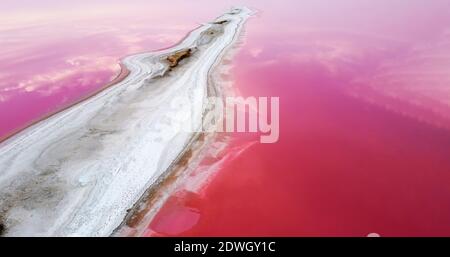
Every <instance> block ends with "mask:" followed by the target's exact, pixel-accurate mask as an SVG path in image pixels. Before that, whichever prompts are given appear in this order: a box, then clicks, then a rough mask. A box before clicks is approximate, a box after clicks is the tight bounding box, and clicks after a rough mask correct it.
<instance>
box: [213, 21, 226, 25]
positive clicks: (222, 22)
mask: <svg viewBox="0 0 450 257" xmlns="http://www.w3.org/2000/svg"><path fill="white" fill-rule="evenodd" d="M228 22H229V20H221V21H214V22H212V24H220V25H221V24H225V23H228Z"/></svg>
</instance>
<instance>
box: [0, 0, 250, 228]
mask: <svg viewBox="0 0 450 257" xmlns="http://www.w3.org/2000/svg"><path fill="white" fill-rule="evenodd" d="M250 14H251V12H250V10H248V9H247V8H239V9H233V10H232V11H230V12H228V13H225V14H224V15H222V16H221V17H219V18H218V19H217V20H216V22H213V23H208V24H204V25H203V26H201V27H199V28H197V29H195V30H193V31H192V32H191V33H190V34H189V35H188V36H187V37H186V38H185V39H184V40H183V41H181V42H180V43H179V44H177V45H175V46H173V47H171V48H168V49H164V50H161V51H157V52H150V53H142V54H137V55H133V56H129V57H127V58H125V59H124V60H123V64H124V65H125V66H126V68H127V69H128V70H129V71H130V74H129V75H128V76H127V77H126V78H125V79H124V80H122V81H120V82H119V83H117V84H116V85H114V86H112V87H110V88H107V89H105V90H104V91H102V92H100V93H99V94H97V95H95V96H93V97H91V98H89V99H87V100H86V101H83V102H81V103H79V104H77V105H75V106H73V107H71V108H68V109H66V110H64V111H62V112H60V113H58V114H56V115H53V116H51V117H49V118H48V119H46V120H43V121H41V122H39V123H37V124H35V125H33V126H31V127H29V128H27V129H25V130H24V131H22V132H20V133H18V134H16V135H15V136H13V137H11V138H9V139H7V140H6V141H4V142H2V143H1V144H0V168H1V173H0V222H1V223H2V224H3V225H4V227H5V232H4V234H5V235H7V236H9V235H11V236H73V235H80V236H107V235H109V234H111V232H112V231H113V230H114V229H115V228H116V227H117V226H118V225H119V224H120V223H121V222H122V221H123V219H124V217H125V216H126V214H127V210H128V209H129V208H131V207H132V206H133V204H134V203H135V202H136V201H137V200H138V199H139V198H140V197H141V195H142V194H143V193H144V191H145V190H146V189H147V188H149V187H150V186H151V185H152V184H153V183H154V182H155V181H156V180H157V179H158V177H159V176H160V175H161V174H162V173H164V172H165V171H166V170H167V169H168V168H169V167H170V165H171V163H172V162H173V161H175V160H176V159H177V158H178V156H179V155H180V154H181V153H182V152H183V151H184V149H186V147H188V146H189V144H190V142H191V138H192V135H193V134H192V133H190V132H184V130H183V129H182V128H181V127H183V126H188V125H191V123H192V124H194V125H196V126H200V125H201V122H202V114H203V101H204V99H205V97H206V96H207V90H208V83H207V82H208V77H209V76H210V72H211V67H213V66H214V65H215V64H216V63H218V62H219V61H220V58H221V57H222V54H223V52H224V51H226V50H227V48H228V47H229V46H231V45H232V44H233V43H234V42H235V39H236V36H237V34H238V33H239V31H240V29H241V27H242V26H243V24H244V22H245V20H246V19H247V18H248V17H249V16H250ZM225 20H226V21H227V22H226V23H222V21H225ZM210 31H213V32H214V33H212V34H209V33H205V32H210ZM184 49H195V52H193V54H192V56H190V57H189V58H187V59H186V60H183V61H181V62H180V63H179V65H176V67H172V68H170V67H169V64H168V63H167V61H166V58H167V57H168V56H170V55H173V54H174V53H177V52H179V51H182V50H184ZM177 97H182V98H183V99H189V101H190V105H189V106H190V107H191V108H190V110H189V111H190V112H191V114H192V119H193V120H188V121H186V122H189V123H190V124H179V120H177V116H179V115H182V114H183V112H186V110H183V108H185V107H183V106H178V107H179V108H178V107H174V106H172V100H173V99H174V98H177Z"/></svg>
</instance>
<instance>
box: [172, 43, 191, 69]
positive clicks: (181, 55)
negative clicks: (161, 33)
mask: <svg viewBox="0 0 450 257" xmlns="http://www.w3.org/2000/svg"><path fill="white" fill-rule="evenodd" d="M191 52H192V50H191V49H190V48H188V49H184V50H181V51H178V52H175V53H174V54H172V55H169V56H167V58H166V60H167V61H169V66H170V68H174V67H176V66H177V65H178V63H179V62H180V61H181V60H183V59H185V58H187V57H189V56H191Z"/></svg>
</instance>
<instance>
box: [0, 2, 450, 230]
mask: <svg viewBox="0 0 450 257" xmlns="http://www.w3.org/2000/svg"><path fill="white" fill-rule="evenodd" d="M98 2H100V1H98ZM175 2H176V3H177V4H175V5H174V4H172V5H171V7H170V8H169V6H168V3H163V1H161V2H158V3H152V4H144V3H143V2H142V3H141V2H138V1H136V3H140V5H137V6H145V7H146V8H148V9H146V8H143V7H142V8H140V10H139V11H136V10H134V11H131V10H126V11H123V12H114V11H111V13H112V14H109V13H108V17H111V18H110V19H99V18H98V17H99V15H97V14H96V15H93V16H95V17H91V18H90V19H91V20H90V21H89V22H86V24H85V25H84V27H82V29H76V28H73V29H71V30H68V28H69V27H71V28H72V26H73V24H74V20H69V21H67V25H66V26H64V23H58V24H57V25H54V26H56V27H59V26H62V29H61V30H55V29H54V28H53V27H51V26H50V25H45V24H44V25H40V26H33V27H32V28H28V29H31V30H33V29H38V30H40V32H39V33H38V32H35V34H33V33H24V32H23V31H26V30H24V29H17V28H14V29H10V30H8V31H9V32H8V33H9V34H7V35H9V36H8V37H5V38H9V39H10V40H12V41H13V43H11V44H10V45H9V47H10V48H8V47H5V46H3V44H4V43H2V48H1V49H0V59H1V60H5V61H2V62H1V63H0V65H3V66H2V67H1V69H0V72H1V73H0V78H1V82H0V83H3V84H1V86H0V96H1V97H2V99H3V98H6V100H1V99H0V100H1V101H0V102H1V103H0V104H1V105H0V115H1V116H0V120H1V121H2V123H1V126H0V127H1V129H2V133H7V132H8V131H11V130H14V129H15V128H17V127H20V126H23V125H24V124H26V123H27V122H28V121H29V120H31V119H34V118H38V117H39V115H42V114H44V113H46V112H48V111H49V110H53V109H54V108H58V106H60V105H61V104H62V103H64V102H62V101H63V99H66V100H65V101H66V102H70V101H76V99H77V98H78V97H80V96H81V95H83V94H85V93H87V92H90V91H95V90H96V89H97V88H99V87H100V86H101V85H102V83H105V82H106V81H107V80H108V79H110V78H111V77H112V76H114V75H115V74H116V73H117V68H118V66H116V64H115V60H116V59H118V58H119V57H120V56H123V55H125V54H128V53H130V52H133V51H142V50H146V49H153V48H160V47H164V46H167V44H171V43H174V42H176V41H177V39H178V38H180V37H182V35H183V34H184V32H186V31H188V30H189V29H191V28H192V27H194V26H195V25H196V23H197V22H203V21H206V20H208V19H210V18H212V17H214V16H215V15H216V14H218V13H220V12H221V11H222V10H223V9H224V8H225V7H226V6H229V5H231V2H222V3H221V4H217V3H216V4H211V3H209V2H207V1H196V2H195V3H189V4H183V2H181V1H175ZM245 2H248V6H249V7H253V8H254V9H257V10H259V13H258V15H257V17H255V18H253V19H252V20H251V21H250V22H249V24H248V26H247V27H246V33H245V35H246V41H245V44H244V45H243V47H242V49H241V51H240V52H239V54H238V55H237V56H236V59H235V61H234V69H233V72H232V73H233V74H232V75H233V79H234V80H235V85H236V87H237V88H238V89H239V90H240V92H241V93H242V94H243V95H244V96H279V97H280V140H279V142H277V143H275V144H259V143H254V142H255V140H256V138H257V135H247V134H233V135H231V136H232V142H233V143H232V144H231V145H230V146H229V148H228V149H227V152H226V154H224V155H223V156H221V157H220V158H222V162H221V163H220V166H219V167H218V168H215V169H214V170H213V171H214V173H215V174H216V175H215V176H214V177H213V179H212V180H210V181H209V182H208V184H206V185H204V187H203V189H202V190H200V191H197V190H192V189H191V188H190V187H189V186H188V185H189V183H188V181H187V182H186V183H185V184H182V185H180V187H179V188H178V190H177V191H176V192H175V193H174V194H173V195H172V196H171V197H170V198H169V200H168V201H167V202H166V203H165V204H164V206H163V207H162V209H161V210H160V212H159V213H158V214H157V215H156V216H155V218H154V219H153V220H152V221H151V222H150V224H148V235H169V236H170V235H182V236H185V235H195V236H207V235H258V236H259V235H298V236H323V235H338V236H348V235H352V236H366V235H368V234H369V233H378V234H381V235H382V236H416V235H423V236H443V235H445V236H450V204H449V203H450V188H449V187H448V181H450V158H448V156H449V151H450V131H449V128H450V118H449V117H450V90H449V88H450V87H449V86H450V84H449V83H450V73H449V70H450V1H443V0H442V1H440V0H436V1H425V0H412V1H388V0H382V1H364V0H363V1H361V0H344V1H335V2H332V3H330V1H294V0H292V1H245ZM95 3H97V1H96V2H95ZM116 4H117V6H119V7H120V4H119V2H117V3H116ZM117 6H116V7H117ZM122 7H123V6H122ZM59 8H65V7H59ZM123 8H125V7H123ZM119 9H120V8H119ZM124 10H125V9H124ZM186 10H189V11H192V12H194V13H195V15H192V14H190V13H189V12H187V11H186ZM146 12H148V15H144V14H143V13H146ZM104 15H107V14H104ZM117 15H121V19H119V20H116V19H114V17H116V16H117ZM77 17H78V16H77ZM60 19H62V18H60ZM95 19H97V20H96V21H98V22H92V20H95ZM147 19H149V20H147ZM77 24H78V23H77ZM130 24H132V25H133V26H131V27H130ZM180 25H182V26H181V27H178V26H180ZM48 26H50V27H48ZM134 26H137V27H138V28H136V30H133V27H134ZM100 27H103V28H104V30H105V31H103V30H101V29H99V28H100ZM43 28H45V30H44V31H42V30H43ZM106 28H108V29H106ZM171 28H172V29H171ZM173 28H177V29H173ZM158 31H159V32H160V33H161V34H166V35H167V34H170V37H169V36H168V37H167V38H168V39H167V40H166V41H164V42H160V41H158V40H159V39H161V38H165V37H164V36H162V35H160V34H158ZM50 32H51V33H50ZM36 33H37V34H36ZM133 33H135V34H133ZM49 34H50V35H53V36H52V37H49V36H48V35H49ZM0 35H1V37H2V38H3V37H4V35H5V34H4V33H3V32H2V33H1V34H0ZM37 35H40V37H39V36H37ZM132 35H134V36H136V37H133V36H132ZM28 36H29V37H30V38H31V39H33V38H41V39H40V40H37V41H36V42H34V41H33V42H32V43H30V41H29V40H24V38H26V37H28ZM43 36H45V38H44V39H42V37H43ZM118 38H121V39H120V40H119V39H118ZM13 39H14V40H16V41H19V42H20V43H21V44H22V48H20V46H21V44H19V43H17V42H16V41H14V40H13ZM21 39H22V41H21ZM141 39H142V40H141ZM41 41H42V42H41ZM2 42H4V41H2ZM14 42H15V43H14ZM14 47H17V50H14V51H10V50H8V51H6V50H7V49H15V48H14ZM55 52H56V53H55ZM14 54H15V55H16V56H11V57H10V58H9V59H8V58H6V57H8V55H14ZM86 55H87V56H89V57H88V58H84V59H83V58H81V60H84V61H85V62H86V63H83V62H82V63H83V64H82V65H81V66H82V67H85V68H86V69H83V68H81V67H80V66H76V65H75V66H74V65H72V66H74V67H72V66H69V64H66V63H67V60H70V58H73V57H74V56H75V57H77V56H86ZM5 56H6V57H5ZM30 56H31V57H30ZM18 57H21V58H18ZM28 58H30V59H28ZM102 58H103V59H102ZM14 60H20V61H21V62H18V63H14ZM99 60H103V62H102V61H99ZM11 63H13V64H14V65H13V64H11ZM69 63H70V62H69ZM8 68H9V70H8ZM69 68H71V70H74V73H75V74H76V75H74V77H72V76H68V79H67V80H64V79H61V80H58V79H53V80H50V81H51V83H49V79H48V78H49V77H45V76H44V77H43V78H44V79H42V80H39V79H35V80H31V78H35V77H36V76H37V78H39V75H42V74H52V72H55V73H57V72H58V71H61V70H67V69H69ZM5 69H6V72H5ZM5 74H6V77H7V78H8V79H4V78H5ZM2 75H3V76H2ZM56 77H57V76H56ZM80 77H82V78H84V79H83V81H85V83H82V82H76V81H78V80H77V79H79V78H80ZM29 80H30V81H33V83H31V85H33V86H35V85H41V84H42V86H38V87H37V89H35V90H32V91H31V93H30V92H27V91H26V90H25V88H26V87H15V90H13V91H11V90H5V88H7V86H5V85H20V82H19V81H29ZM97 80H98V81H97ZM5 81H9V82H8V84H5ZM36 81H37V82H39V83H35V82H36ZM55 81H57V82H55ZM40 83H41V84H40ZM220 158H219V159H220ZM213 161H218V160H217V159H216V160H210V159H207V160H204V162H203V164H206V163H209V164H210V163H211V162H213ZM208 172H212V170H209V171H208Z"/></svg>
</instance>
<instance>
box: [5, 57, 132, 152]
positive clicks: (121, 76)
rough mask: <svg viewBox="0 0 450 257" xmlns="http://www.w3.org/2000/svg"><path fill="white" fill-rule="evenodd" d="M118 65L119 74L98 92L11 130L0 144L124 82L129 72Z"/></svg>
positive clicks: (121, 65) (122, 65) (123, 66)
mask: <svg viewBox="0 0 450 257" xmlns="http://www.w3.org/2000/svg"><path fill="white" fill-rule="evenodd" d="M119 65H120V73H119V74H118V75H117V76H116V77H115V78H114V79H113V80H111V81H110V82H108V83H107V84H105V85H104V86H102V87H101V88H99V89H98V90H96V91H94V92H92V93H90V94H88V95H86V96H84V97H82V98H80V99H78V100H77V101H75V102H73V103H69V104H67V105H65V106H63V107H61V108H60V109H57V110H55V111H52V112H50V113H48V114H46V115H44V116H43V117H40V118H38V119H35V120H32V121H31V122H30V123H28V124H26V125H25V126H22V127H20V128H17V129H15V130H13V131H12V132H10V133H8V134H6V135H4V136H2V137H0V143H1V142H3V141H5V140H6V139H8V138H10V137H12V136H14V135H15V134H17V133H19V132H21V131H22V130H24V129H26V128H29V127H31V126H33V125H35V124H36V123H38V122H40V121H42V120H45V119H48V118H50V117H51V116H53V115H55V114H57V113H59V112H62V111H64V110H67V109H69V108H70V107H72V106H74V105H77V104H79V103H81V102H83V101H85V100H87V99H89V98H91V97H93V96H95V95H97V94H99V93H101V92H102V91H103V90H105V89H107V88H109V87H110V86H113V85H115V84H117V83H119V82H121V81H122V80H124V79H125V78H126V77H127V76H128V75H129V74H130V70H128V69H127V67H125V65H124V64H122V63H119Z"/></svg>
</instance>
